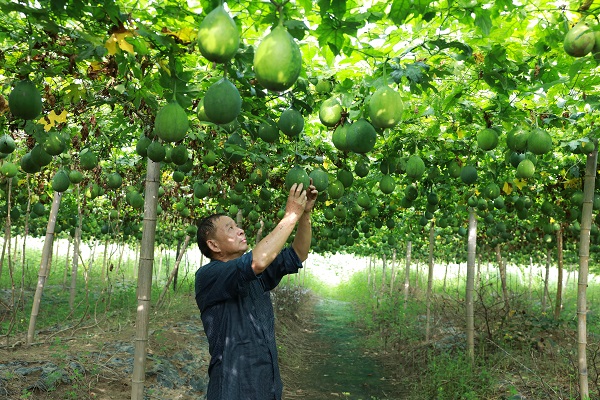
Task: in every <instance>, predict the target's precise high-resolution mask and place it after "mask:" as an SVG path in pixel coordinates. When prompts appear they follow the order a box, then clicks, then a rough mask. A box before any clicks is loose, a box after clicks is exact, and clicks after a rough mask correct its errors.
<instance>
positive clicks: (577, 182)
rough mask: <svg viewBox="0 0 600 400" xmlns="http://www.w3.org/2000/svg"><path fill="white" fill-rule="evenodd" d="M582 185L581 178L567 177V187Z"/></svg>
mask: <svg viewBox="0 0 600 400" xmlns="http://www.w3.org/2000/svg"><path fill="white" fill-rule="evenodd" d="M580 186H581V178H573V179H567V180H566V181H565V189H568V188H578V187H580Z"/></svg>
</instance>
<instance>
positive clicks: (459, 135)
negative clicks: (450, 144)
mask: <svg viewBox="0 0 600 400" xmlns="http://www.w3.org/2000/svg"><path fill="white" fill-rule="evenodd" d="M456 135H457V136H458V138H459V139H463V138H464V137H465V131H463V130H462V129H458V130H457V131H456Z"/></svg>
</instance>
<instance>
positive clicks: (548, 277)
mask: <svg viewBox="0 0 600 400" xmlns="http://www.w3.org/2000/svg"><path fill="white" fill-rule="evenodd" d="M550 259H551V256H550V249H549V248H548V249H546V275H545V276H544V294H543V295H542V312H546V300H547V299H549V298H550V293H549V291H548V281H549V280H550Z"/></svg>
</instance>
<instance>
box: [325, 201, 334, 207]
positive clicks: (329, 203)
mask: <svg viewBox="0 0 600 400" xmlns="http://www.w3.org/2000/svg"><path fill="white" fill-rule="evenodd" d="M332 204H333V201H332V200H326V201H325V205H326V206H330V205H332Z"/></svg>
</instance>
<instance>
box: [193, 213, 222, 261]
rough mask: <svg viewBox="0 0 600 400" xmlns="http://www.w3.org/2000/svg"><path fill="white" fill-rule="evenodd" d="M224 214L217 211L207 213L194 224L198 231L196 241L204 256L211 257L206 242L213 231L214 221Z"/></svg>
mask: <svg viewBox="0 0 600 400" xmlns="http://www.w3.org/2000/svg"><path fill="white" fill-rule="evenodd" d="M223 216H225V214H221V213H217V214H212V215H209V216H208V217H204V218H202V219H201V220H200V221H198V223H197V224H196V225H197V226H198V233H197V234H196V240H197V241H198V248H199V249H200V252H202V254H204V256H205V257H208V258H210V259H212V252H211V251H210V249H209V248H208V245H207V244H206V242H207V241H208V239H210V238H211V236H213V234H214V233H215V221H216V220H217V219H219V218H221V217H223Z"/></svg>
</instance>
